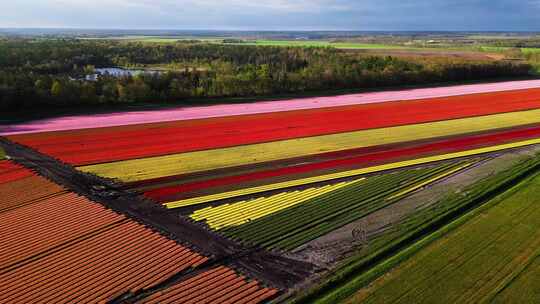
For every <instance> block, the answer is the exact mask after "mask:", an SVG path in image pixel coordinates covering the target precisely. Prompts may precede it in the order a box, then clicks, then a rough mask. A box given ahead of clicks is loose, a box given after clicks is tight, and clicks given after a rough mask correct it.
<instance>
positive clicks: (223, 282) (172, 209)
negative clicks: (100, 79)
mask: <svg viewBox="0 0 540 304" xmlns="http://www.w3.org/2000/svg"><path fill="white" fill-rule="evenodd" d="M150 39H153V38H150ZM2 132H3V133H2V136H3V137H2V138H0V147H2V148H4V149H5V150H6V153H7V155H8V156H9V157H10V158H9V159H8V160H3V161H0V190H2V191H3V193H4V192H5V193H6V195H4V196H2V201H0V219H2V222H3V223H4V222H5V223H9V225H3V226H1V227H0V232H1V233H0V239H1V240H2V241H3V242H4V243H3V244H7V246H6V249H2V250H3V251H4V252H5V253H7V254H6V255H5V257H2V258H0V281H1V282H5V283H7V285H5V286H6V287H0V291H2V292H0V301H2V300H4V299H5V301H8V302H9V301H19V302H37V301H45V302H46V301H47V300H52V299H56V298H58V297H61V299H64V300H65V301H66V302H70V301H71V302H74V301H79V300H81V301H83V300H85V301H88V302H92V301H95V300H99V301H112V300H118V299H121V300H125V301H128V302H131V303H168V302H179V301H184V302H192V303H198V302H201V301H211V300H215V301H216V302H218V303H265V302H268V301H270V300H274V301H277V302H290V300H291V299H292V298H294V297H296V296H297V295H300V294H302V292H304V291H306V290H311V291H313V290H315V291H314V294H317V293H318V292H319V291H320V292H321V294H322V293H323V291H322V290H325V289H330V290H331V291H332V290H333V289H335V290H337V291H338V293H339V291H340V290H341V289H340V286H341V285H343V283H344V282H345V283H346V282H348V281H351V282H355V280H354V279H355V278H356V276H357V275H359V276H360V277H363V276H364V275H365V274H370V273H371V272H373V273H376V274H378V275H377V276H373V277H369V278H370V280H366V283H370V282H372V281H373V280H375V282H374V283H373V284H372V285H370V286H367V288H366V289H362V290H360V291H359V293H358V294H357V295H356V296H355V297H353V298H351V299H350V301H353V302H354V301H367V302H373V303H386V302H388V301H404V302H413V301H417V300H422V301H425V302H434V301H437V300H443V302H449V303H451V302H464V301H467V300H471V301H473V300H474V301H476V300H482V299H485V298H486V299H496V300H497V299H500V301H505V299H508V298H511V297H515V295H514V294H513V293H515V292H516V291H515V290H516V288H518V289H520V290H527V292H526V293H525V292H524V293H523V294H522V295H521V296H522V297H528V298H527V299H536V294H535V290H536V287H535V286H537V285H534V284H535V283H534V281H531V280H532V279H531V278H534V277H535V273H536V271H537V270H536V268H535V267H537V266H535V265H537V263H538V262H537V260H536V259H535V258H536V257H537V256H538V248H539V246H540V244H539V240H540V230H538V225H539V224H540V222H539V219H540V201H538V199H536V197H538V194H540V177H535V178H534V179H529V180H527V181H526V182H524V183H522V184H520V185H519V186H516V187H514V188H512V190H511V191H509V192H508V193H506V194H504V195H502V196H499V197H497V198H495V199H492V198H491V197H490V198H489V199H485V200H484V196H486V195H487V194H486V193H490V194H491V193H498V192H497V191H498V190H501V189H504V190H506V188H508V184H511V183H512V181H513V180H516V183H517V181H518V180H523V179H525V178H526V177H529V176H532V175H534V174H533V173H535V172H533V171H534V170H536V169H537V168H538V166H540V165H539V164H540V160H538V159H537V158H536V157H535V156H534V155H528V156H527V157H526V159H524V160H523V161H522V160H521V159H520V157H521V156H522V154H521V153H524V152H523V151H526V150H530V151H535V149H538V146H539V145H540V81H538V80H527V81H509V82H499V83H484V84H473V85H460V86H449V87H436V88H422V89H408V90H396V91H381V92H368V93H357V94H349V95H343V96H332V97H313V98H297V99H286V100H277V101H261V102H258V103H249V104H220V105H214V106H206V107H185V108H169V109H156V110H154V111H131V112H118V113H107V114H98V115H79V116H68V117H58V118H51V119H45V120H38V121H29V122H23V123H20V124H13V125H5V126H2ZM0 157H1V156H0ZM518 160H519V161H518ZM494 167H497V168H499V170H500V171H498V172H496V170H493V168H494ZM503 168H504V170H503ZM525 174H527V175H526V176H525ZM469 175H472V176H469ZM477 183H479V185H480V186H479V187H476V185H477ZM449 185H454V186H452V187H450V186H449ZM494 185H496V186H494ZM469 186H470V187H471V188H469ZM433 189H435V190H436V191H438V194H437V195H433V193H434V192H430V190H433ZM450 190H452V194H453V195H454V196H453V198H454V199H453V200H451V201H445V200H443V199H442V198H445V196H444V195H443V194H442V193H445V191H450ZM461 191H463V193H465V194H463V193H461ZM501 191H502V190H501ZM422 195H424V196H422ZM428 197H430V198H432V200H431V201H429V202H426V200H427V198H428ZM486 197H487V196H486ZM486 202H487V203H486ZM481 205H483V207H479V206H481ZM428 207H429V208H428ZM477 207H479V209H476V208H477ZM471 210H472V211H471ZM29 223H32V225H30V224H29ZM423 240H430V241H429V242H426V243H425V244H424V243H422V244H423V248H424V247H425V248H424V249H422V250H418V249H419V248H420V247H419V246H418V245H417V244H418V242H419V241H420V242H422V241H423ZM103 242H106V244H113V245H114V246H113V247H108V246H105V245H103V244H102V243H103ZM122 244H128V245H129V246H128V245H126V246H123V245H122ZM83 248H88V250H89V251H88V252H87V253H86V252H85V251H84V250H83ZM116 248H118V250H113V249H116ZM105 249H106V250H105ZM332 249H333V250H332ZM420 249H421V248H420ZM411 250H412V251H411ZM415 250H416V251H415ZM86 254H87V255H88V256H87V255H86ZM403 254H405V256H404V255H403ZM407 254H408V255H407ZM395 256H397V257H400V258H401V259H402V261H401V260H400V261H401V263H397V264H396V265H397V268H394V269H393V270H392V271H391V272H389V273H388V274H387V275H383V276H381V275H382V274H384V273H385V272H386V271H387V270H389V269H386V268H384V266H385V265H389V264H386V261H387V259H389V258H390V259H391V258H393V257H395ZM110 263H113V264H115V265H118V267H114V269H110V270H108V268H107V265H109V264H110ZM381 267H382V268H381ZM380 269H383V270H380ZM75 270H77V271H75ZM78 270H80V272H79V271H78ZM378 270H380V272H376V271H378ZM345 273H347V275H345ZM42 275H44V276H46V277H47V278H50V280H49V281H47V284H46V285H40V282H41V281H40V280H39V278H41V276H42ZM347 276H349V277H347ZM27 278H31V279H30V280H29V279H27ZM108 278H112V280H113V282H112V283H110V284H105V282H106V281H107V279H108ZM348 278H352V279H351V280H349V279H348ZM71 280H73V281H71ZM30 281H31V282H30ZM327 282H330V283H329V284H325V283H327ZM2 286H4V285H2ZM516 286H517V287H516ZM523 286H525V287H523ZM527 286H529V287H527ZM363 287H366V284H363V285H362V284H360V285H358V286H354V288H350V289H349V290H348V291H349V292H351V291H352V292H354V291H356V290H358V288H363ZM526 287H527V288H529V289H527V288H526ZM2 288H4V289H2ZM312 288H313V290H312ZM326 291H328V290H326ZM473 291H474V292H473ZM347 296H348V295H347ZM505 297H506V298H505ZM315 298H317V297H315ZM316 300H317V299H316ZM339 300H342V299H341V298H340V299H339ZM299 301H301V298H299ZM306 301H307V302H306V303H312V302H313V301H309V300H306ZM315 302H316V301H315ZM323 302H324V301H323ZM335 302H336V301H332V302H331V303H335Z"/></svg>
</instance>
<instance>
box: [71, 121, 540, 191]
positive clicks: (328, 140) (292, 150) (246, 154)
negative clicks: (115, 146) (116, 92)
mask: <svg viewBox="0 0 540 304" xmlns="http://www.w3.org/2000/svg"><path fill="white" fill-rule="evenodd" d="M533 123H540V110H530V111H520V112H512V113H503V114H495V115H487V116H480V117H470V118H463V119H453V120H447V121H439V122H433V123H422V124H414V125H406V126H397V127H390V128H381V129H371V130H362V131H355V132H347V133H339V134H331V135H324V136H314V137H306V138H298V139H291V140H283V141H276V142H268V143H260V144H253V145H243V146H236V147H229V148H224V149H213V150H205V151H197V152H189V153H181V154H174V155H167V156H159V157H150V158H143V159H135V160H126V161H119V162H112V163H105V164H98V165H91V166H83V167H80V168H79V169H80V170H82V171H84V172H89V173H94V174H97V175H100V176H103V177H108V178H118V179H120V180H122V181H124V182H133V181H140V180H146V179H152V178H159V177H164V176H174V175H180V174H187V173H193V172H199V171H205V170H212V169H219V168H228V167H235V166H240V165H246V164H255V163H261V162H268V161H275V160H281V159H287V158H294V157H300V156H307V155H314V154H319V153H324V152H331V151H340V150H347V149H354V148H362V147H370V146H377V145H384V144H391V143H398V142H407V141H414V140H425V139H432V138H437V137H442V136H451V135H460V134H467V133H474V132H480V131H488V130H493V129H499V128H508V127H516V126H521V125H527V124H533Z"/></svg>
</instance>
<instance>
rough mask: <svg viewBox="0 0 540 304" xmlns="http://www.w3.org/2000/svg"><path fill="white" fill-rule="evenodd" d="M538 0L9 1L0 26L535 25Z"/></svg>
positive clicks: (1, 8)
mask: <svg viewBox="0 0 540 304" xmlns="http://www.w3.org/2000/svg"><path fill="white" fill-rule="evenodd" d="M538 13H540V0H523V1H515V0H431V1H425V0H410V1H400V0H333V1H332V0H221V1H218V0H92V1H88V0H17V1H0V26H4V27H5V26H18V27H31V26H61V27H92V28H170V29H241V30H260V29H270V30H284V29H289V30H302V29H355V30H505V29H507V30H531V31H532V30H540V18H538V17H537V16H538Z"/></svg>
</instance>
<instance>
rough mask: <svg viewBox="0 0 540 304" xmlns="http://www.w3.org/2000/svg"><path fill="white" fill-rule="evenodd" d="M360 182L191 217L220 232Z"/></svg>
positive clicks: (212, 209)
mask: <svg viewBox="0 0 540 304" xmlns="http://www.w3.org/2000/svg"><path fill="white" fill-rule="evenodd" d="M361 180H363V179H361ZM358 182H360V181H359V180H354V181H348V182H341V183H338V184H335V185H327V186H323V187H315V188H309V189H306V190H298V191H292V192H283V193H280V194H276V195H273V196H270V197H260V198H257V199H254V200H246V201H241V202H237V203H232V204H225V205H221V206H218V207H208V208H204V209H200V210H197V211H195V212H194V213H193V214H192V215H191V216H190V217H191V218H192V219H194V220H196V221H203V220H205V221H206V223H207V224H208V225H209V226H210V228H212V229H215V230H220V229H223V228H226V227H231V226H238V225H241V224H244V223H247V222H249V221H252V220H255V219H258V218H261V217H264V216H267V215H269V214H272V213H274V212H278V211H280V210H283V209H285V208H289V207H292V206H294V205H298V204H300V203H302V202H305V201H307V200H309V199H312V198H314V197H317V196H321V195H323V194H325V193H328V192H332V191H335V190H337V189H340V188H343V187H346V186H348V185H351V184H354V183H358Z"/></svg>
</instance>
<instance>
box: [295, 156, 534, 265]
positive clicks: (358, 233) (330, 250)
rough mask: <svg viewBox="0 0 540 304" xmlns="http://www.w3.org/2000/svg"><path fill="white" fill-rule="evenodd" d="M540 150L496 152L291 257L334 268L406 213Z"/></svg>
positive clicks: (434, 202) (429, 203)
mask: <svg viewBox="0 0 540 304" xmlns="http://www.w3.org/2000/svg"><path fill="white" fill-rule="evenodd" d="M538 152H540V145H536V146H530V147H525V148H521V149H517V150H513V151H509V152H505V153H499V154H494V155H492V156H491V158H488V159H487V160H485V161H482V162H480V163H478V164H477V165H475V166H473V167H471V168H469V169H467V170H464V171H460V172H459V173H457V174H455V175H453V176H450V177H449V178H446V179H444V180H441V181H439V182H437V183H435V184H432V185H429V186H427V187H425V188H423V189H421V190H418V191H416V192H415V193H413V194H412V195H410V196H408V197H406V198H404V199H403V200H401V201H399V202H397V203H395V204H393V205H390V206H388V207H386V208H384V209H381V210H379V211H377V212H374V213H372V214H370V215H369V216H367V217H365V218H362V219H360V220H357V221H355V222H353V223H350V224H348V225H346V226H343V227H341V228H339V229H337V230H334V231H333V232H331V233H329V234H327V235H324V236H322V237H319V238H318V239H315V240H313V241H311V242H309V243H308V244H305V245H303V246H302V247H299V248H297V249H296V250H294V251H293V253H291V254H290V255H289V257H291V258H294V259H297V260H303V261H306V262H309V263H313V264H315V265H318V266H319V267H322V268H331V267H333V266H335V265H336V263H338V262H339V261H341V260H343V259H345V258H347V257H349V256H351V254H352V253H354V252H355V251H357V250H359V249H361V248H365V246H369V244H370V241H372V240H373V239H374V238H375V237H377V236H380V235H381V234H383V233H384V232H385V231H387V230H388V229H389V228H391V227H393V226H394V225H396V224H398V223H400V222H401V220H403V219H404V218H406V217H407V216H409V215H411V214H413V213H415V212H417V211H419V210H421V209H424V208H426V207H428V206H432V205H434V204H436V203H437V202H439V201H440V200H441V199H442V198H444V197H445V196H446V195H448V194H449V193H452V192H458V191H461V190H462V189H463V188H464V187H467V186H468V185H470V184H472V183H474V182H476V181H479V180H481V179H484V178H486V177H488V176H491V175H493V174H496V173H497V172H500V171H502V170H505V169H507V168H509V167H511V166H513V165H514V164H516V163H517V162H519V161H521V160H523V159H526V158H529V157H533V156H534V155H535V153H538Z"/></svg>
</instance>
